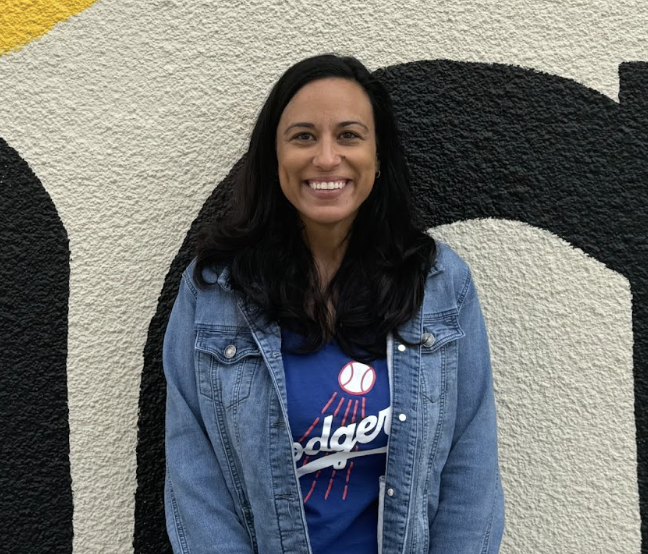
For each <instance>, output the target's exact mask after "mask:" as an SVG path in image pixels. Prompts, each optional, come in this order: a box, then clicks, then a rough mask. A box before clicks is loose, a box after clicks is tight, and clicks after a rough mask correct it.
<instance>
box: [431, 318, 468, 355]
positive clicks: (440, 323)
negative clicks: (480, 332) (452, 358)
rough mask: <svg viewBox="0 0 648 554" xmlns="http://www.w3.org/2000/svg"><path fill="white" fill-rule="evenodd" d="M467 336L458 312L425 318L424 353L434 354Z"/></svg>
mask: <svg viewBox="0 0 648 554" xmlns="http://www.w3.org/2000/svg"><path fill="white" fill-rule="evenodd" d="M463 336H465V333H464V332H463V329H462V328H461V326H460V325H459V314H458V313H457V312H456V311H450V312H442V313H438V314H431V315H427V316H424V318H423V336H422V337H421V344H422V347H423V353H424V354H425V353H430V352H434V351H435V350H437V349H438V348H441V347H442V346H443V345H444V344H447V343H448V342H450V341H453V340H457V339H460V338H461V337H463Z"/></svg>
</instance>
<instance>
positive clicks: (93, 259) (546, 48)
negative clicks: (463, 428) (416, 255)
mask: <svg viewBox="0 0 648 554" xmlns="http://www.w3.org/2000/svg"><path fill="white" fill-rule="evenodd" d="M9 4H11V5H13V6H17V5H18V2H10V3H9ZM69 4H70V6H71V5H72V4H74V3H69ZM76 4H79V7H78V9H71V8H70V9H69V12H68V14H67V15H71V14H72V13H76V12H78V11H80V10H81V9H82V7H83V6H80V3H79V2H77V3H76ZM86 4H87V5H89V4H91V3H90V2H86ZM65 17H67V16H65ZM65 17H64V16H63V15H61V14H59V15H57V16H56V17H53V18H50V23H51V24H53V23H55V22H56V21H61V22H60V23H58V24H57V25H55V26H54V27H53V28H52V29H51V30H50V31H49V32H48V33H47V34H44V35H43V36H41V37H40V38H35V40H33V41H32V42H30V43H28V44H26V45H25V46H23V47H22V48H21V49H20V50H17V51H9V52H5V53H4V54H3V55H1V56H0V83H2V86H1V87H0V139H3V140H4V141H6V143H4V142H2V143H0V225H3V226H2V227H0V231H1V232H0V256H1V258H0V271H2V274H1V275H2V279H1V280H0V282H1V283H2V284H0V286H2V287H3V288H2V289H0V293H2V296H1V297H0V300H1V301H2V305H1V307H0V318H1V319H0V337H2V338H0V341H4V343H3V345H4V346H5V350H2V349H0V354H2V352H5V351H11V352H12V353H14V354H18V356H17V358H16V359H14V358H11V359H10V358H9V357H6V358H5V357H4V355H2V359H0V382H1V383H3V384H5V383H6V386H3V387H1V388H0V395H1V396H0V417H2V418H3V419H2V421H0V423H1V424H2V428H3V429H4V430H3V431H2V433H3V440H2V443H1V444H2V445H3V446H2V448H3V451H2V452H7V451H10V450H11V451H13V452H17V453H23V454H24V456H25V459H18V458H16V459H12V461H11V463H12V464H13V466H9V462H7V461H6V460H8V459H9V458H7V457H6V456H5V457H3V456H0V459H2V460H5V462H2V461H0V464H2V463H4V464H5V465H3V466H2V469H3V475H4V477H3V478H4V479H5V480H4V481H3V482H2V483H3V486H4V484H6V485H7V487H14V488H15V491H18V492H19V491H20V490H23V489H21V488H20V487H27V489H28V488H29V480H28V479H29V475H30V472H29V471H23V473H22V474H17V473H15V470H16V469H15V468H16V467H20V466H22V468H23V469H24V468H30V467H31V468H34V472H36V469H37V468H41V469H40V472H41V473H42V471H43V469H42V468H43V467H47V465H46V462H48V461H50V462H52V466H54V467H55V469H56V470H57V471H59V473H60V476H58V477H57V478H56V480H55V483H56V485H55V486H56V487H58V490H59V492H57V493H55V492H53V491H51V490H48V489H47V488H46V487H45V488H42V486H41V484H40V481H38V480H36V481H35V482H34V483H33V484H32V485H31V486H32V489H31V492H32V493H33V494H31V496H32V497H33V498H34V500H33V501H34V502H35V504H38V503H39V500H40V503H42V506H43V507H44V513H45V512H47V510H49V513H50V515H49V516H44V517H37V515H35V513H34V512H30V511H29V510H27V511H25V510H23V511H20V510H16V508H17V506H18V505H17V504H12V503H11V502H10V501H5V502H4V504H0V507H1V509H2V512H1V513H0V516H1V517H2V519H3V521H8V522H11V523H12V525H18V527H20V526H21V525H23V532H22V534H21V533H19V535H20V536H19V537H18V538H17V539H16V540H17V541H20V540H23V541H31V543H30V542H23V543H22V544H30V545H33V544H39V545H42V546H41V550H40V551H42V552H54V551H56V552H59V551H60V552H66V551H69V546H68V545H70V544H72V540H73V548H74V552H75V553H95V552H105V553H110V552H115V553H122V552H132V551H133V546H132V545H133V541H134V543H135V550H136V551H138V552H161V551H163V550H164V548H165V543H164V537H163V536H162V535H161V532H160V529H161V520H160V517H159V515H160V512H159V502H158V500H159V476H160V473H159V472H160V467H161V452H160V446H161V443H160V433H161V425H162V422H161V420H160V408H161V399H162V398H163V394H164V391H163V388H161V379H160V374H159V340H160V337H161V330H162V329H163V327H164V322H165V317H166V316H167V315H168V306H169V302H170V301H171V299H172V296H173V291H174V288H175V285H176V283H177V276H178V272H179V269H180V267H181V266H182V265H183V264H184V263H186V261H187V259H188V256H189V247H190V245H191V243H192V235H189V236H188V238H187V239H186V240H185V237H186V236H187V232H188V230H189V228H190V226H191V224H192V222H193V221H194V220H195V219H196V217H197V216H198V214H199V213H201V214H202V217H204V214H205V213H206V212H207V211H210V210H218V206H219V205H222V199H223V198H224V195H225V194H226V193H227V183H228V182H229V179H228V177H227V176H228V174H229V173H230V171H231V170H232V168H234V167H235V164H236V162H237V160H239V159H240V157H241V155H242V154H243V152H244V149H245V146H246V141H247V138H248V132H249V129H250V126H251V124H252V121H253V119H254V116H255V114H256V113H257V111H258V109H259V107H260V105H261V102H262V101H263V98H264V96H265V95H266V94H267V92H268V90H269V88H270V86H271V85H272V83H273V81H274V80H275V79H276V77H277V76H278V75H279V73H280V72H281V71H282V70H283V69H285V68H286V67H287V66H288V65H289V64H290V63H292V62H293V61H296V60H298V59H300V58H302V57H304V56H306V55H310V54H314V53H320V52H323V51H336V52H339V53H350V54H354V55H357V56H358V57H359V58H360V59H362V60H363V61H364V62H365V63H367V64H368V65H369V66H370V67H371V68H374V69H377V68H389V67H391V68H392V69H387V70H385V71H383V72H382V73H380V75H381V78H383V79H384V80H385V82H386V83H388V85H389V86H390V87H391V90H392V92H393V93H394V97H395V100H396V101H397V104H398V106H399V113H400V115H401V120H402V122H403V125H404V126H405V127H406V128H407V130H408V133H406V134H405V138H406V146H407V148H408V153H409V156H410V162H411V164H412V166H413V169H414V170H415V171H414V173H415V179H416V185H417V191H418V196H417V197H418V198H419V204H420V207H421V210H422V211H423V212H424V213H425V216H426V218H427V219H426V220H427V221H428V222H429V225H430V226H431V227H437V226H439V225H442V226H441V227H438V228H437V229H436V230H435V231H434V232H435V233H438V235H439V236H441V237H443V238H444V239H445V240H447V241H448V242H450V243H451V244H452V245H453V246H454V247H455V248H457V249H458V250H459V251H460V252H461V253H462V254H464V255H465V256H466V258H468V259H469V261H470V262H471V264H472V265H473V267H474V270H475V274H476V276H477V279H478V284H479V288H480V292H481V295H482V298H483V302H484V307H485V311H486V315H487V318H488V323H489V329H490V333H491V335H492V340H493V352H494V362H495V372H496V382H497V394H498V406H499V414H500V420H501V442H502V465H503V468H504V483H505V487H506V492H507V502H508V518H509V519H508V528H507V534H506V537H505V542H504V547H503V552H507V553H526V552H547V553H549V552H565V553H571V552H574V553H575V552H611V551H616V552H624V553H626V552H627V553H636V552H640V548H641V547H640V534H639V515H640V512H639V507H640V501H639V497H638V494H637V473H636V462H637V447H638V453H639V461H640V474H642V473H641V471H643V475H644V476H645V475H646V472H647V470H646V469H645V464H646V459H647V454H646V449H647V448H648V447H647V443H646V440H647V438H648V437H647V436H646V421H645V418H646V415H645V414H646V413H648V409H647V408H648V393H647V388H648V384H647V378H646V371H648V366H646V365H645V364H644V365H642V366H638V364H637V361H638V359H639V360H641V358H638V353H640V352H645V353H646V355H647V356H648V348H647V347H646V344H647V343H648V339H647V338H646V337H648V314H647V313H646V308H644V307H643V306H645V305H646V300H648V278H647V277H646V276H647V275H648V266H647V265H646V263H647V262H646V259H648V257H647V256H646V255H645V252H646V237H645V231H644V226H643V223H642V222H643V221H645V220H646V216H648V200H647V198H648V196H647V194H646V188H647V187H648V184H647V181H646V176H647V174H648V170H647V169H646V162H645V160H646V156H645V152H646V150H647V148H648V146H647V145H648V141H647V138H646V135H645V129H646V124H645V123H646V112H647V110H646V101H645V100H642V99H644V98H646V94H647V91H648V79H647V78H646V74H647V71H646V68H645V65H642V64H626V65H623V66H622V71H621V76H620V75H619V65H620V64H623V63H624V62H631V61H635V60H638V61H642V60H643V61H648V53H647V51H646V44H647V39H648V6H647V5H645V3H642V2H639V0H633V1H621V2H608V1H607V0H595V1H593V2H589V3H587V4H583V3H582V2H577V1H575V0H565V1H563V2H550V1H547V2H541V3H529V2H523V1H521V0H506V1H504V2H502V3H500V4H498V5H497V6H496V5H495V4H494V3H491V2H473V1H468V2H457V1H449V2H440V3H436V4H429V3H428V2H424V1H422V0H421V1H413V2H406V3H403V2H400V3H393V2H389V1H386V0H381V1H377V2H373V3H371V5H366V3H364V2H360V1H355V0H354V1H350V2H341V1H338V0H333V1H332V2H329V3H327V4H325V5H323V6H321V7H320V6H317V5H314V4H305V3H302V2H297V1H286V2H268V1H266V2H260V1H256V2H237V3H226V2H221V3H212V2H204V1H191V2H190V1H189V0H167V1H159V2H157V1H156V2H148V3H140V2H133V1H127V0H102V1H100V2H96V3H94V4H92V5H91V6H90V7H89V8H88V9H86V10H85V11H81V13H79V14H78V15H76V16H75V17H72V18H69V19H67V20H65V21H63V20H64V19H65ZM12 21H13V23H12V25H13V26H14V30H15V27H16V26H20V25H21V23H20V22H21V21H24V22H27V21H32V19H31V18H26V17H25V18H22V19H21V18H20V17H17V18H14V19H13V20H12ZM1 22H2V19H0V23H1ZM16 22H18V23H16ZM5 29H6V27H5ZM30 33H31V34H29V33H28V34H29V36H30V37H32V36H33V37H35V36H36V35H37V34H39V33H36V32H34V31H30ZM0 35H2V36H8V35H7V34H6V32H5V30H3V29H0ZM12 47H13V45H12ZM442 59H447V60H455V63H451V62H434V63H430V64H426V63H417V64H411V65H409V66H400V65H398V64H402V63H404V62H417V61H419V60H442ZM465 62H482V63H479V64H470V63H465ZM493 64H499V65H493ZM516 66H519V67H516ZM521 68H532V69H534V70H536V71H531V70H530V69H521ZM538 72H542V73H538ZM620 77H621V78H620ZM624 80H625V82H624ZM620 83H621V85H620ZM437 85H438V86H437ZM620 88H621V92H619V90H620ZM619 100H620V103H619ZM25 162H26V164H25ZM27 165H28V167H27ZM221 182H223V186H222V188H221V187H219V189H221V190H220V191H219V189H216V191H217V192H215V193H213V194H212V191H214V188H215V187H216V185H217V184H219V183H221ZM16 191H18V193H17V192H16ZM210 195H211V196H210ZM25 199H30V200H31V202H26V201H25ZM34 210H36V211H38V210H40V212H39V213H41V216H39V215H37V214H35V213H34ZM54 210H56V211H54ZM56 212H57V213H56ZM476 218H477V219H476ZM483 218H497V219H483ZM27 222H29V223H27ZM521 222H524V223H521ZM66 233H67V236H66ZM67 239H69V245H68V244H67V242H66V241H67ZM48 241H49V242H48ZM565 241H567V242H565ZM34 244H36V245H40V251H38V250H34V249H33V248H32V246H33V245H34ZM183 244H184V247H182V245H183ZM43 245H46V246H43ZM68 247H69V281H68V277H67V269H66V267H65V266H66V262H67V256H68V250H67V249H68ZM181 247H182V248H181ZM30 248H32V249H30ZM31 252H37V253H36V254H33V255H29V254H30V253H31ZM34 257H37V258H38V260H39V261H40V260H42V263H40V264H37V265H36V267H37V269H38V270H39V271H40V273H38V272H37V271H35V270H34V269H29V268H28V267H26V265H25V264H26V260H27V261H29V260H33V258H34ZM20 264H23V265H25V269H24V272H23V273H24V274H25V275H27V276H28V277H27V278H25V277H24V275H23V276H21V275H20V274H19V275H15V274H10V273H9V272H8V271H7V270H6V268H8V267H10V266H15V267H23V266H21V265H20ZM14 273H15V272H14ZM165 276H167V277H166V279H165ZM61 281H63V285H64V286H61ZM33 282H40V284H41V285H45V286H44V287H43V288H44V290H45V292H42V293H40V294H36V295H35V296H36V297H37V298H36V299H35V300H32V299H30V297H29V295H28V294H26V293H25V291H26V290H27V289H30V287H32V286H33ZM66 282H67V283H68V287H67V288H66V287H65V283H66ZM6 283H11V284H12V286H11V287H9V286H7V285H6ZM529 285H531V286H529ZM47 291H50V292H49V294H51V296H52V303H53V304H55V305H58V304H61V303H62V305H61V306H58V308H57V310H58V311H56V310H50V309H48V310H45V312H44V313H45V315H43V319H42V320H43V321H45V320H46V319H47V317H50V318H54V319H56V318H58V321H59V322H60V323H59V325H56V323H55V322H53V323H52V324H51V327H52V328H56V329H57V332H58V333H63V334H65V333H66V332H67V342H66V343H65V340H64V338H62V337H61V336H58V335H57V336H53V335H47V336H48V338H51V340H52V341H53V342H52V344H51V345H49V344H46V343H44V342H42V339H41V338H39V337H41V335H38V333H37V331H38V330H37V329H34V328H30V329H29V330H30V331H33V333H34V337H35V338H34V339H33V340H32V341H31V342H29V341H27V340H26V341H23V342H20V341H19V340H18V339H17V338H16V336H17V335H16V333H8V332H7V330H13V329H15V325H16V321H15V318H16V317H17V316H16V314H20V313H24V312H20V309H22V308H21V306H24V305H28V303H29V302H33V303H34V304H35V305H38V306H41V307H42V305H47V304H48V302H46V301H45V300H46V299H44V298H43V296H45V297H46V296H47ZM630 291H632V295H631V294H630ZM161 292H162V294H161V296H160V293H161ZM66 294H69V302H68V298H66V297H65V295H66ZM158 296H160V301H159V302H158ZM642 300H643V301H644V302H642ZM39 303H40V304H39ZM66 304H67V310H68V311H67V318H66V316H65V313H66ZM633 327H634V328H633ZM25 336H27V335H25ZM6 337H10V338H11V340H9V339H7V338H6ZM633 337H634V341H635V342H634V372H635V373H634V381H633ZM55 340H56V341H58V342H57V343H56V344H54V341H55ZM36 343H38V344H41V345H42V348H43V349H49V350H47V353H43V354H42V355H40V356H39V355H38V349H37V348H35V347H34V346H33V345H34V344H36ZM66 349H67V361H66V363H63V362H61V359H62V358H64V357H65V353H66V352H65V350H66ZM641 349H643V350H641ZM44 352H45V351H44ZM143 352H145V355H144V356H143ZM21 353H22V354H24V355H23V356H22V357H21V356H20V354H21ZM30 356H31V357H36V358H37V359H41V360H42V359H43V358H45V359H47V360H48V361H49V360H51V364H42V365H43V366H48V365H49V366H50V367H43V368H42V369H38V368H39V367H40V366H38V364H33V363H32V362H31V361H30V360H31V358H30ZM21 364H22V365H21ZM57 364H58V365H57ZM24 367H31V370H32V372H33V373H34V374H36V375H38V376H39V377H40V378H42V379H44V380H43V381H42V382H39V383H38V385H37V386H33V387H31V388H30V387H29V386H28V387H26V389H27V390H33V389H35V390H36V391H37V392H38V391H43V392H45V391H47V392H49V393H51V394H52V399H51V400H48V399H47V398H48V397H47V396H46V395H38V394H35V395H34V397H35V398H38V399H39V400H38V402H41V403H42V404H43V405H44V406H46V407H49V408H51V409H52V412H51V414H52V415H51V416H50V415H45V414H47V413H48V412H46V410H43V409H42V408H38V409H36V412H37V413H38V414H40V418H41V419H36V420H35V421H32V423H33V425H32V427H33V435H29V430H28V429H27V430H24V431H23V430H22V429H21V428H19V426H17V425H14V424H12V422H14V421H19V422H21V424H22V422H23V421H27V420H25V419H24V418H23V419H20V418H19V419H18V420H16V414H19V413H20V412H21V408H22V406H24V405H26V404H27V403H29V404H33V403H34V400H32V399H31V398H30V397H29V396H23V395H21V394H18V393H16V392H15V391H16V390H17V389H15V388H12V384H13V383H18V382H24V381H25V380H28V381H29V383H34V381H33V379H34V377H33V375H31V376H30V374H29V372H24V371H23V370H22V368H24ZM64 371H66V377H67V379H66V381H64V380H63V372H64ZM43 375H44V377H43ZM141 384H142V386H140V385H141ZM8 391H12V392H8ZM66 392H67V401H68V406H69V420H67V421H66V420H65V418H64V414H63V415H61V414H62V413H63V412H64V406H65V399H62V397H63V396H65V393H66ZM9 400H11V401H12V402H13V403H11V402H9ZM635 400H636V402H637V406H636V414H637V420H636V421H637V425H638V429H639V434H638V439H639V440H638V441H636V440H635V417H634V414H633V409H634V403H635ZM6 406H10V408H7V407H6ZM61 407H63V412H62V411H61ZM138 407H139V408H140V409H141V413H140V414H139V415H138ZM138 417H141V419H140V420H139V425H140V428H141V433H140V437H139V446H138V431H137V429H138ZM68 428H69V449H70V451H69V469H68V466H67V465H66V464H67V463H68V462H67V457H66V456H65V454H66V449H67V443H66V441H65V434H66V433H67V432H68V431H67V430H68ZM25 434H27V435H29V436H32V437H34V438H33V439H32V440H30V441H24V440H19V439H18V438H17V437H19V436H22V437H24V436H25ZM45 436H51V437H58V438H57V439H55V438H53V439H52V441H53V442H52V445H51V446H47V445H48V444H49V443H47V442H41V440H42V438H43V437H45ZM61 437H62V438H61ZM26 443H31V444H26ZM642 452H643V455H642ZM39 456H40V457H39ZM44 464H45V465H44ZM138 467H139V469H138ZM642 468H643V469H642ZM48 471H49V470H48ZM67 471H69V474H68V477H67V478H66V477H65V474H66V472H67ZM57 475H58V474H57ZM70 476H71V480H72V490H73V495H72V501H73V505H74V511H73V516H72V510H71V502H70V501H69V500H65V499H66V498H68V499H69V496H70V489H69V478H70ZM138 485H139V486H138ZM52 486H54V485H52ZM136 492H137V494H136ZM66 495H67V496H66ZM61 499H63V500H61ZM647 500H648V499H646V498H645V497H642V503H641V504H642V505H646V502H647ZM57 510H58V511H57ZM12 512H13V513H12ZM54 513H57V514H58V515H57V517H60V518H62V519H65V518H68V519H69V518H72V517H73V521H71V522H70V525H73V527H74V538H73V539H72V533H71V531H70V530H69V529H67V528H65V530H64V531H62V532H61V531H59V534H57V535H56V536H54V538H51V539H50V538H48V537H50V535H49V533H51V532H53V531H52V530H53V529H59V530H60V529H62V528H64V527H65V525H64V524H62V523H61V522H60V521H58V520H56V519H55V518H54V515H53V514H54ZM68 515H69V517H68ZM5 528H6V527H5ZM2 533H4V532H2ZM30 535H31V536H30ZM47 541H55V542H56V545H58V546H52V544H53V543H51V542H49V543H48V542H47ZM16 544H20V543H18V542H17V543H16ZM46 545H47V546H46ZM35 548H36V547H33V548H32V547H30V548H29V549H28V550H26V551H29V552H38V551H39V550H38V549H35ZM644 548H646V547H644ZM18 551H19V552H20V550H18Z"/></svg>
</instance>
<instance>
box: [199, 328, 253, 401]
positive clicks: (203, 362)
mask: <svg viewBox="0 0 648 554" xmlns="http://www.w3.org/2000/svg"><path fill="white" fill-rule="evenodd" d="M196 350H197V354H198V383H199V384H198V386H199V389H200V393H201V394H203V395H205V396H208V397H210V398H212V399H213V400H214V401H215V402H219V403H221V404H223V406H224V407H225V408H231V407H233V406H235V405H237V404H239V403H240V402H242V401H244V400H245V399H246V398H248V397H249V396H250V388H251V386H252V380H253V378H254V375H255V374H256V372H257V371H259V367H260V366H261V363H262V358H261V352H260V351H259V348H258V346H257V345H256V343H255V342H254V339H253V338H252V334H251V333H250V332H249V331H248V330H247V329H237V328H229V327H224V328H213V327H210V328H205V329H198V331H197V336H196Z"/></svg>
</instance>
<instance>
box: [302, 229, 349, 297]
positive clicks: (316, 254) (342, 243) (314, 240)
mask: <svg viewBox="0 0 648 554" xmlns="http://www.w3.org/2000/svg"><path fill="white" fill-rule="evenodd" d="M348 233H349V225H342V224H334V225H330V226H328V225H305V227H304V239H305V240H306V244H307V245H308V248H310V251H311V253H312V254H313V259H314V260H315V266H316V267H317V271H318V273H319V277H320V281H321V284H322V286H323V287H325V286H327V285H328V284H329V282H330V281H331V279H332V278H333V276H334V275H335V272H336V271H337V270H338V268H339V267H340V264H341V263H342V259H343V258H344V254H345V253H346V249H347V238H348Z"/></svg>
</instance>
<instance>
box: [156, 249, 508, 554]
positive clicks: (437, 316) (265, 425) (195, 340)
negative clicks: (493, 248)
mask: <svg viewBox="0 0 648 554" xmlns="http://www.w3.org/2000/svg"><path fill="white" fill-rule="evenodd" d="M192 271H193V264H192V265H191V266H189V268H188V269H187V270H186V271H185V273H184V275H183V278H182V282H181V286H180V291H179V293H178V297H177V299H176V302H175V305H174V308H173V311H172V314H171V318H170V321H169V325H168V328H167V331H166V336H165V341H164V371H165V375H166V379H167V409H166V463H167V475H166V486H165V508H166V519H167V529H168V533H169V537H170V540H171V544H172V545H173V549H174V552H176V553H183V554H188V553H192V554H205V553H219V554H220V553H223V554H225V553H231V554H251V553H253V552H254V553H260V554H277V553H290V554H309V553H310V552H311V550H310V544H309V539H308V532H307V528H306V520H305V516H304V510H303V505H302V497H301V492H300V486H299V482H298V478H297V474H296V467H295V463H294V461H293V439H292V435H291V432H290V429H289V425H288V414H287V407H286V383H285V377H284V372H283V366H282V358H281V345H280V343H281V338H280V337H281V334H280V329H279V327H278V326H277V325H276V324H273V323H270V324H269V323H268V322H266V321H261V320H259V318H258V317H256V316H254V314H253V313H252V312H251V311H250V310H249V309H248V308H246V306H245V303H244V302H243V301H242V299H241V298H240V297H239V295H238V294H237V293H235V292H234V291H232V289H231V288H230V286H229V284H228V275H229V272H228V269H227V268H225V269H223V270H222V271H220V272H218V273H211V272H210V273H208V274H207V275H206V277H207V278H208V279H209V280H210V281H215V282H217V284H215V285H214V286H211V287H208V288H199V287H198V286H197V285H196V284H195V282H194V280H193V278H192ZM398 332H399V334H400V336H401V337H402V338H403V339H405V340H406V341H407V342H409V343H417V346H409V345H406V344H401V343H400V342H398V341H397V340H395V339H393V338H391V337H389V338H388V341H387V342H388V344H387V361H388V368H389V372H390V388H391V405H392V414H393V416H392V421H391V428H390V435H389V445H388V452H387V465H386V470H385V476H384V478H381V483H380V491H381V492H380V506H379V524H378V529H377V532H378V537H379V549H380V550H381V552H382V554H421V553H434V554H496V553H497V552H498V550H499V544H500V540H501V537H502V532H503V526H504V502H503V496H502V489H501V485H500V479H499V469H498V459H497V433H496V417H495V403H494V398H493V385H492V376H491V367H490V358H489V350H488V339H487V335H486V330H485V327H484V322H483V318H482V314H481V310H480V307H479V302H478V299H477V295H476V292H475V287H474V284H473V282H472V279H471V275H470V271H469V269H468V267H467V266H466V264H465V263H464V262H463V261H462V260H461V259H460V258H459V257H458V256H457V255H456V254H455V253H454V252H453V251H452V250H450V248H448V247H447V246H445V245H443V244H438V245H437V258H436V262H435V264H434V266H433V267H432V269H431V270H430V273H429V275H428V276H427V279H426V285H425V299H424V302H423V305H422V306H421V308H420V309H419V311H418V313H417V314H416V315H415V316H414V317H413V318H412V319H411V320H410V321H409V322H408V323H407V324H405V325H404V326H402V327H401V328H400V329H399V330H398Z"/></svg>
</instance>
